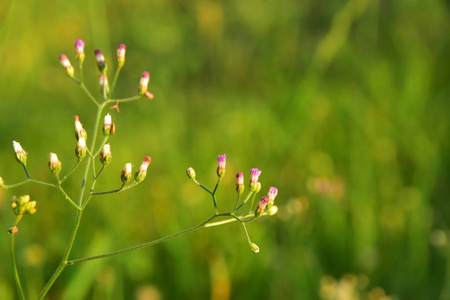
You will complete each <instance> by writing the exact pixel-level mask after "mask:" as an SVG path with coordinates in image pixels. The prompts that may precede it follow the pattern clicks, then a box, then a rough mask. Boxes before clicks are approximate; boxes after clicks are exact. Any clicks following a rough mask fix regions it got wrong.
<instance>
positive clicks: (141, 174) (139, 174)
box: [134, 156, 152, 182]
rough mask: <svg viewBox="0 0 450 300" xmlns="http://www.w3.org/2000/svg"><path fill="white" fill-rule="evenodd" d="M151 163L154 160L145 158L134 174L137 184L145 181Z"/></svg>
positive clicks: (148, 157)
mask: <svg viewBox="0 0 450 300" xmlns="http://www.w3.org/2000/svg"><path fill="white" fill-rule="evenodd" d="M151 161H152V158H151V157H150V156H146V157H145V158H144V160H143V161H142V164H141V166H140V167H139V169H138V170H137V171H136V173H135V174H134V179H135V180H136V182H141V181H142V180H144V179H145V176H147V169H148V166H149V165H150V163H151Z"/></svg>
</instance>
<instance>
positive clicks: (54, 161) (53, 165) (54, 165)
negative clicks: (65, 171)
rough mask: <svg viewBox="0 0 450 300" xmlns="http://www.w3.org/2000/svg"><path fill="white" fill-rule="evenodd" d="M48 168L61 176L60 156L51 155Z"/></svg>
mask: <svg viewBox="0 0 450 300" xmlns="http://www.w3.org/2000/svg"><path fill="white" fill-rule="evenodd" d="M48 167H49V168H50V172H52V173H55V174H59V172H61V162H60V161H59V159H58V156H57V155H56V154H55V153H50V158H49V161H48Z"/></svg>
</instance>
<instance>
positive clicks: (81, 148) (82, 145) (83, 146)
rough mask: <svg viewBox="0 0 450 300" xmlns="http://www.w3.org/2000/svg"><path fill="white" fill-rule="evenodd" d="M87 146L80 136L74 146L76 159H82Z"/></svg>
mask: <svg viewBox="0 0 450 300" xmlns="http://www.w3.org/2000/svg"><path fill="white" fill-rule="evenodd" d="M86 151H87V146H86V140H85V139H84V137H80V138H79V139H78V142H77V146H76V148H75V154H76V156H77V157H78V160H82V159H83V158H84V157H85V156H86Z"/></svg>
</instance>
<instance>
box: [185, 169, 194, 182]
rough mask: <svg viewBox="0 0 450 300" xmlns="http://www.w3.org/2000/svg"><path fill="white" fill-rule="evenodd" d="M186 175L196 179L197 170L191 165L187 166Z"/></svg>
mask: <svg viewBox="0 0 450 300" xmlns="http://www.w3.org/2000/svg"><path fill="white" fill-rule="evenodd" d="M186 175H187V177H189V179H192V180H194V179H195V170H194V169H193V168H191V167H189V168H187V170H186Z"/></svg>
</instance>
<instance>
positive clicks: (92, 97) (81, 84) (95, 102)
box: [78, 81, 100, 106]
mask: <svg viewBox="0 0 450 300" xmlns="http://www.w3.org/2000/svg"><path fill="white" fill-rule="evenodd" d="M78 84H79V85H80V86H81V88H82V89H83V91H84V92H85V93H86V95H88V97H89V99H91V101H92V102H93V103H94V104H95V105H96V106H100V104H98V102H97V100H95V98H94V96H92V94H91V92H89V90H88V89H87V88H86V86H85V85H84V83H82V82H79V81H78Z"/></svg>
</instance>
